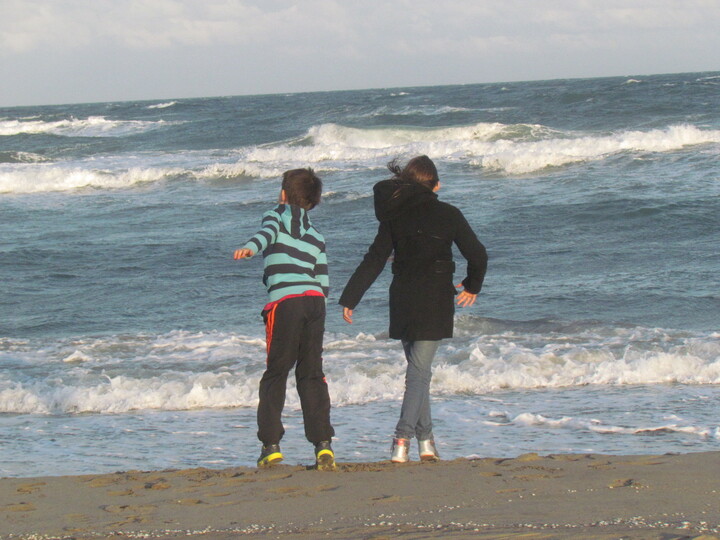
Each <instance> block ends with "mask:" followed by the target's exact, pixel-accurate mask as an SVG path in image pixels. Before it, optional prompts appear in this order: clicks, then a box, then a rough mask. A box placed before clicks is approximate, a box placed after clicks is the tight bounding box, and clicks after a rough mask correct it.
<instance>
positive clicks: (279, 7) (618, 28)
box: [0, 0, 720, 102]
mask: <svg viewBox="0 0 720 540" xmlns="http://www.w3.org/2000/svg"><path fill="white" fill-rule="evenodd" d="M0 2H2V17H0V58H1V59H2V63H3V67H4V69H5V71H6V74H7V75H8V77H9V78H10V80H16V81H19V82H18V83H17V84H16V85H15V86H12V87H8V88H0V98H2V100H3V101H10V102H16V101H17V100H26V99H29V94H28V92H33V93H39V92H40V90H38V88H40V87H41V86H47V84H46V83H47V81H48V80H52V81H53V83H54V84H53V86H54V92H55V93H54V94H53V99H54V100H60V99H62V100H73V101H74V100H87V99H93V100H101V99H103V100H108V99H120V98H121V97H122V96H129V97H132V98H133V99H139V96H148V97H152V98H155V97H157V96H163V95H171V96H175V97H182V96H189V95H193V96H197V95H227V94H229V93H264V92H287V91H308V90H330V89H348V88H368V87H377V86H391V85H392V86H404V85H410V86H412V85H424V84H453V83H462V82H489V81H493V80H494V81H509V80H527V79H529V78H557V77H577V76H580V77H582V76H602V75H611V74H627V73H635V74H642V73H659V72H670V71H700V70H702V69H717V66H718V52H717V51H718V50H720V37H719V36H720V34H719V33H718V32H717V30H716V28H715V26H716V24H714V23H715V22H716V21H717V20H720V2H717V0H683V2H678V1H677V0H603V1H602V2H600V1H597V0H543V1H542V2H539V1H536V0H483V1H477V0H444V1H443V2H438V1H437V0H391V1H387V0H356V1H352V2H351V1H349V0H0ZM62 85H64V86H62ZM47 91H48V92H50V91H51V90H47ZM63 91H64V93H62V92H63ZM3 94H4V96H5V97H3ZM38 95H39V94H38ZM61 96H62V97H61ZM33 99H41V98H39V97H37V98H35V97H34V98H33Z"/></svg>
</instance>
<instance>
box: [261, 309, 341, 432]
mask: <svg viewBox="0 0 720 540" xmlns="http://www.w3.org/2000/svg"><path fill="white" fill-rule="evenodd" d="M263 318H264V319H265V330H266V335H267V344H268V356H267V368H266V369H265V373H263V376H262V379H261V380H260V403H259V404H258V412H257V419H258V438H259V439H260V441H261V442H262V443H263V445H265V446H267V445H269V444H278V443H279V442H280V439H282V436H283V435H284V434H285V428H284V427H283V424H282V411H283V407H284V406H285V389H286V385H287V378H288V374H289V373H290V370H291V369H292V368H293V366H294V367H295V381H296V385H297V391H298V394H299V395H300V405H301V406H302V411H303V420H304V423H305V436H306V437H307V439H308V440H309V441H310V442H311V443H313V444H317V443H319V442H321V441H330V440H331V438H332V436H333V435H334V434H335V431H334V430H333V428H332V425H331V424H330V395H329V394H328V387H327V382H326V381H325V374H324V373H323V369H322V344H323V333H324V331H325V299H324V298H323V297H321V296H298V297H294V298H288V299H287V300H283V301H282V302H280V303H278V304H275V306H274V307H273V308H272V309H271V310H269V311H266V312H263Z"/></svg>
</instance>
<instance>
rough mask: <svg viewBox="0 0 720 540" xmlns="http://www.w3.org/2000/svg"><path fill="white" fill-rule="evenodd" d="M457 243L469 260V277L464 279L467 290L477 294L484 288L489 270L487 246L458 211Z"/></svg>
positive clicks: (463, 282)
mask: <svg viewBox="0 0 720 540" xmlns="http://www.w3.org/2000/svg"><path fill="white" fill-rule="evenodd" d="M455 244H456V245H457V247H458V249H459V250H460V253H461V254H462V256H463V257H465V260H467V277H466V278H465V279H464V280H463V281H462V284H463V287H465V290H466V291H467V292H469V293H471V294H477V293H479V292H480V289H482V284H483V281H484V280H485V273H486V272H487V263H488V255H487V250H486V249H485V246H484V245H482V243H481V242H480V240H478V239H477V236H475V233H474V232H473V230H472V229H471V228H470V224H469V223H468V222H467V220H466V219H465V216H463V215H462V212H460V211H458V216H457V230H456V232H455Z"/></svg>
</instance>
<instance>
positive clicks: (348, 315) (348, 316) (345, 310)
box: [343, 307, 353, 324]
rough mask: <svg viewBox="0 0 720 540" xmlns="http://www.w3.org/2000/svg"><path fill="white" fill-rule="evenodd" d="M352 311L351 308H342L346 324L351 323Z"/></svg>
mask: <svg viewBox="0 0 720 540" xmlns="http://www.w3.org/2000/svg"><path fill="white" fill-rule="evenodd" d="M352 313H353V310H352V309H350V308H346V307H344V308H343V319H345V322H346V323H348V324H352Z"/></svg>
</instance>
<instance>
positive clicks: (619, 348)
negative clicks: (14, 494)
mask: <svg viewBox="0 0 720 540" xmlns="http://www.w3.org/2000/svg"><path fill="white" fill-rule="evenodd" d="M459 326H461V327H464V328H465V329H464V330H461V331H460V333H459V335H458V337H457V338H456V339H454V340H452V341H448V342H443V345H442V346H441V348H440V350H439V353H438V356H437V359H436V362H435V366H434V376H433V383H432V392H433V393H434V394H436V395H445V396H468V395H488V394H491V393H492V392H495V391H503V390H507V389H513V390H527V389H538V388H565V387H579V386H587V385H599V386H623V385H650V384H672V383H681V384H685V385H714V384H720V342H719V341H718V337H720V335H718V334H717V333H715V334H692V333H688V332H680V331H669V330H661V329H649V328H641V327H634V328H627V327H597V326H594V325H592V324H580V325H575V326H576V327H577V328H576V330H574V331H572V332H570V330H569V327H559V326H557V325H555V326H557V328H555V329H554V328H553V324H551V325H550V326H548V325H539V326H537V329H536V330H535V331H533V330H531V331H522V330H523V329H525V330H527V324H522V323H511V322H506V323H503V324H502V325H500V326H497V325H495V327H493V321H490V320H487V319H481V318H477V319H471V320H470V321H469V322H468V321H465V322H462V323H461V324H459ZM264 359H265V342H264V340H263V339H262V337H261V336H246V335H237V334H232V333H220V332H209V333H202V332H200V333H193V332H186V331H175V332H171V333H168V334H163V335H134V336H110V337H105V338H101V337H100V338H99V337H92V338H80V339H74V340H66V341H61V342H55V343H43V344H33V343H30V342H27V341H14V340H11V339H7V338H6V339H0V366H2V367H5V368H10V367H12V369H4V370H3V371H2V372H1V373H2V374H0V413H16V414H17V413H33V414H56V413H80V412H91V413H118V412H126V411H131V410H136V409H154V410H189V409H201V408H209V409H213V408H226V407H254V406H256V404H257V385H258V382H259V379H260V376H261V375H262V372H263V370H264V367H265V362H264ZM324 359H325V373H326V376H327V379H328V382H329V385H330V392H331V398H332V401H333V404H334V406H346V405H352V404H364V403H369V402H373V401H383V400H399V399H401V397H402V393H403V380H404V369H405V361H404V357H403V356H402V352H401V348H400V347H398V345H397V342H395V341H393V340H389V339H386V338H384V337H381V336H373V335H368V334H358V335H355V336H350V335H344V334H328V335H327V336H326V340H325V352H324ZM38 368H41V369H38ZM289 384H290V387H292V385H293V384H294V383H293V381H290V383H289ZM287 400H288V401H287V405H288V407H293V408H298V407H299V403H298V398H297V395H296V392H295V391H294V390H289V391H288V394H287ZM515 421H525V422H541V421H545V420H542V419H540V418H534V419H533V418H526V419H524V420H523V419H516V420H515ZM598 429H600V428H599V427H598Z"/></svg>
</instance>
